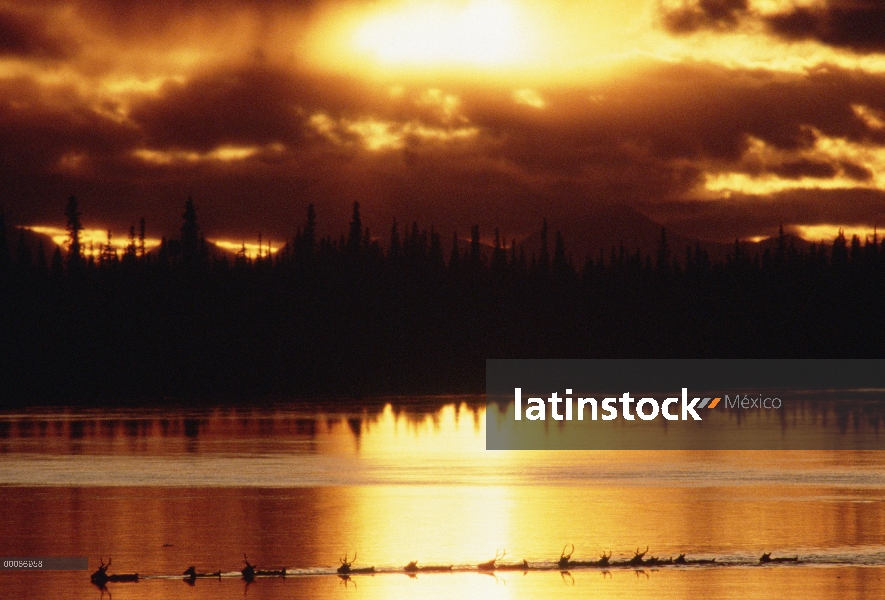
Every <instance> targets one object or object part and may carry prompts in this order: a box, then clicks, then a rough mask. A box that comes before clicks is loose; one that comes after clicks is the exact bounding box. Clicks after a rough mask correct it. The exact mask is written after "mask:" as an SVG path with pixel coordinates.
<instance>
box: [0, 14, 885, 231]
mask: <svg viewBox="0 0 885 600" xmlns="http://www.w3.org/2000/svg"><path fill="white" fill-rule="evenodd" d="M0 136H2V140H0V148H2V151H0V181H2V183H3V190H2V197H0V205H2V206H3V207H4V209H5V211H6V214H7V217H8V218H9V219H10V220H11V221H13V222H15V223H19V224H26V225H49V226H51V225H54V226H59V225H62V224H63V207H64V202H65V199H66V198H67V196H69V195H70V194H76V195H77V196H78V197H79V198H80V199H81V208H82V211H83V219H84V223H85V224H86V225H87V226H88V227H94V228H96V229H103V228H106V227H113V228H115V230H116V231H120V232H123V231H128V227H129V225H130V224H135V223H137V222H138V219H139V218H141V217H142V216H144V217H146V219H147V224H148V231H149V233H151V234H152V235H154V236H155V237H159V236H160V235H169V234H174V233H175V231H176V230H177V228H178V226H179V220H180V213H181V207H182V206H183V203H184V199H185V198H186V197H187V196H188V195H191V196H193V197H194V200H195V202H196V204H197V207H198V211H199V216H200V221H201V223H202V224H203V226H204V229H205V230H206V232H207V235H208V236H209V237H210V238H211V237H217V238H222V237H226V238H229V239H234V240H237V241H239V240H243V239H247V240H252V239H253V238H254V237H255V236H256V234H257V232H259V231H261V232H264V235H265V236H266V237H272V238H273V239H277V240H282V239H284V238H285V237H287V236H291V235H293V234H294V231H295V229H296V228H297V227H298V226H299V225H300V224H301V222H302V220H303V216H304V214H305V211H306V206H307V204H308V203H309V202H314V203H315V204H316V206H317V212H318V215H319V220H320V227H321V231H322V232H323V233H333V234H337V233H339V232H340V231H342V230H343V229H344V227H345V226H346V222H347V219H348V215H349V211H350V205H351V203H352V202H353V201H355V200H358V201H360V203H361V204H362V206H363V215H364V220H365V221H366V223H368V224H369V225H370V227H373V228H374V231H377V232H379V233H382V234H383V232H386V231H387V230H388V229H389V227H390V222H391V221H392V219H393V218H394V217H396V218H398V219H399V220H400V222H410V221H412V220H417V221H418V222H419V223H420V224H422V225H427V226H429V225H431V224H433V225H434V226H435V227H436V228H437V230H440V231H443V232H446V231H449V232H450V231H452V230H458V231H461V232H466V231H467V230H468V229H469V226H470V225H471V224H473V223H479V224H480V226H481V227H482V228H483V229H484V230H486V231H489V230H490V229H491V228H493V227H495V226H500V227H501V228H502V230H503V231H504V232H505V235H506V236H520V235H524V234H527V233H529V232H530V231H532V230H534V229H536V228H537V226H538V223H539V222H540V220H541V218H542V217H545V216H546V217H549V218H551V219H554V220H556V219H565V218H569V217H573V216H580V215H582V214H586V213H588V212H590V210H589V207H591V206H593V205H598V204H601V203H609V202H616V203H623V204H628V205H630V206H633V207H635V208H637V209H639V210H640V211H642V212H644V213H646V214H648V215H649V216H651V217H652V218H654V219H656V220H658V221H660V222H662V223H665V224H667V225H668V226H670V227H672V228H674V229H676V230H677V231H681V232H683V233H686V234H688V235H692V236H697V237H701V238H704V239H716V240H722V241H727V240H733V239H734V238H735V237H748V238H749V237H754V236H763V235H771V234H773V233H775V232H776V230H777V228H778V226H779V225H780V224H782V223H783V224H785V225H787V226H795V228H796V229H795V230H796V231H798V232H800V233H801V232H813V233H809V234H808V235H819V234H820V233H821V232H824V231H833V230H834V229H833V228H834V227H838V226H845V227H846V228H852V230H858V231H863V230H864V229H865V228H866V229H870V228H872V227H873V226H875V225H882V224H883V223H885V168H883V167H885V4H883V3H882V2H877V1H875V0H815V1H813V2H810V1H807V0H796V1H795V2H793V1H790V0H786V1H785V0H759V1H754V0H699V1H693V0H692V1H685V2H683V1H682V0H661V1H657V0H650V1H649V0H618V1H612V0H605V1H597V2H574V1H572V0H548V1H547V2H528V1H527V0H430V1H421V2H418V1H413V0H381V1H379V2H368V1H365V0H362V1H336V2H331V1H329V0H289V1H283V0H212V1H209V0H192V1H186V0H173V1H171V2H164V3H151V5H150V6H149V5H148V3H145V2H139V1H136V0H88V1H87V0H30V1H28V2H25V1H8V0H0ZM828 227H829V228H830V229H826V228H828Z"/></svg>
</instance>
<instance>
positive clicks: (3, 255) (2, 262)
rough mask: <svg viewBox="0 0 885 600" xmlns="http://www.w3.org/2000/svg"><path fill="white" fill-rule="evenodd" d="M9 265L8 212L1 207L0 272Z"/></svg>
mask: <svg viewBox="0 0 885 600" xmlns="http://www.w3.org/2000/svg"><path fill="white" fill-rule="evenodd" d="M8 267H9V237H8V234H7V231H6V212H5V211H4V210H3V209H2V208H0V272H3V271H4V270H5V269H7V268H8Z"/></svg>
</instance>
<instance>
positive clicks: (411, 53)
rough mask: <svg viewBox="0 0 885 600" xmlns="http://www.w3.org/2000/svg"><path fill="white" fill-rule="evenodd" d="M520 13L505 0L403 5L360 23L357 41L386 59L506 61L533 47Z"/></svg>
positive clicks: (434, 62) (398, 61) (471, 62)
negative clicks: (464, 3) (528, 43)
mask: <svg viewBox="0 0 885 600" xmlns="http://www.w3.org/2000/svg"><path fill="white" fill-rule="evenodd" d="M523 29H524V28H523V25H522V23H521V22H520V15H519V13H518V11H517V9H516V7H514V6H513V5H511V4H508V3H507V2H505V1H504V0H472V1H471V2H470V3H468V4H466V5H462V6H453V5H452V4H450V3H446V2H433V3H429V4H428V3H417V2H412V3H408V4H405V5H402V6H400V7H399V8H398V9H395V10H393V11H390V12H385V13H382V14H378V15H376V16H375V17H373V18H370V19H369V20H368V21H366V22H365V23H364V24H363V25H362V26H360V27H359V28H358V29H357V31H356V34H355V36H354V40H353V43H354V46H355V48H356V49H357V50H358V51H359V52H361V53H368V54H370V55H372V56H374V57H375V58H376V59H377V60H379V61H381V62H382V63H387V64H399V65H440V64H460V65H480V66H490V65H502V64H507V63H512V62H515V61H518V60H519V59H521V58H523V57H524V55H525V54H526V53H527V52H528V47H527V43H526V33H525V31H524V30H523Z"/></svg>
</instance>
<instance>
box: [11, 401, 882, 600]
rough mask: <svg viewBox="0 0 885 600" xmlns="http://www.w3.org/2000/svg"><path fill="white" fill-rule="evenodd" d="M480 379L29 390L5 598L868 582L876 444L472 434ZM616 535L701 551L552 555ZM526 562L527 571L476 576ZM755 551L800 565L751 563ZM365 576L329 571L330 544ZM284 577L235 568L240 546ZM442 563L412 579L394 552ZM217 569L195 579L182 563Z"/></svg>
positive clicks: (768, 589) (711, 589) (14, 476)
mask: <svg viewBox="0 0 885 600" xmlns="http://www.w3.org/2000/svg"><path fill="white" fill-rule="evenodd" d="M481 400H482V399H481V398H477V397H452V398H433V399H403V398H398V399H391V400H390V402H389V403H385V402H380V403H378V402H376V403H373V404H371V406H367V407H354V406H352V405H351V406H348V407H344V405H341V404H336V403H312V404H311V403H279V404H275V405H271V406H264V407H261V408H244V407H226V406H219V407H201V408H174V407H162V408H141V409H128V410H113V411H111V410H84V409H74V408H60V409H53V410H48V409H35V410H28V411H19V412H17V413H6V414H3V415H0V454H2V457H0V555H2V556H4V557H23V556H87V557H88V558H89V566H90V570H94V569H95V568H97V567H98V565H99V559H100V558H104V559H105V560H107V559H108V558H109V557H110V558H112V561H113V562H112V566H111V568H110V569H109V571H108V572H109V573H130V572H138V573H139V574H140V576H141V580H140V581H139V582H137V583H115V582H110V583H108V584H107V588H106V589H105V590H101V589H99V588H98V587H96V586H94V585H92V584H91V583H90V582H89V576H88V575H89V572H84V571H60V572H10V571H0V589H2V590H3V597H5V598H36V599H50V598H51V599H55V598H78V599H79V598H101V597H102V596H103V595H108V596H112V597H113V598H115V599H116V600H127V599H145V600H159V599H175V598H187V599H190V600H201V599H216V598H219V599H220V598H241V597H243V596H244V595H245V596H247V597H250V598H258V599H266V600H277V599H283V598H287V599H288V598H293V597H297V598H329V597H340V598H345V597H349V598H360V599H367V600H368V599H374V598H392V599H396V598H403V599H405V598H409V599H413V598H415V597H421V598H424V599H430V598H513V599H517V598H520V599H539V598H548V597H550V596H554V595H555V596H557V597H560V598H578V597H581V598H585V597H588V596H589V597H593V598H628V597H629V598H640V599H643V598H648V599H652V598H654V599H660V598H674V599H675V598H697V597H706V598H729V599H732V598H733V599H737V598H748V597H749V598H778V599H779V600H780V599H784V598H802V599H805V600H810V599H816V598H820V599H824V598H826V599H827V600H829V599H831V598H834V597H835V598H858V599H859V598H870V597H881V596H882V595H883V594H885V452H877V451H783V452H766V451H717V452H703V451H682V452H680V451H634V452H628V451H618V452H612V451H608V452H606V451H486V450H485V406H484V405H483V404H482V402H481ZM565 544H568V546H569V549H570V548H571V545H572V544H573V545H574V547H575V550H574V554H573V557H572V558H573V559H576V560H595V559H597V558H598V557H599V556H600V554H602V553H603V552H612V553H613V557H612V561H619V560H627V559H629V558H630V557H632V556H633V554H634V551H636V550H639V551H642V550H645V548H646V547H648V548H649V552H648V554H647V555H646V558H648V557H650V556H657V557H660V558H662V559H667V558H669V557H675V556H677V555H679V554H680V553H686V554H687V555H688V558H689V559H692V558H707V559H710V558H716V562H717V565H695V566H675V565H663V566H656V567H651V566H645V567H642V568H627V567H613V568H609V569H607V570H604V569H601V568H580V569H572V570H571V571H570V572H569V573H567V574H561V573H560V572H559V571H558V570H553V569H552V568H551V567H552V566H553V563H554V562H555V561H556V559H557V558H558V557H559V555H560V552H561V550H562V549H563V545H565ZM505 550H506V555H505V556H504V558H503V559H502V560H501V561H499V562H500V563H501V564H508V563H517V562H522V561H523V560H526V561H528V563H529V564H530V566H532V567H537V569H536V568H533V569H531V570H529V571H528V572H526V573H523V572H521V571H503V572H498V573H496V574H494V575H491V574H484V573H478V572H476V570H475V566H476V564H478V563H479V562H482V561H486V560H489V559H491V558H493V557H494V556H495V555H496V553H499V554H500V553H501V552H504V551H505ZM763 552H771V553H772V556H784V557H787V556H789V557H792V556H798V557H799V558H800V560H799V562H796V563H783V564H772V565H766V566H760V565H759V564H758V558H759V556H760V555H761V554H762V553H763ZM354 553H357V559H356V562H355V563H354V567H355V568H357V567H368V566H374V567H375V568H376V570H377V571H378V573H376V574H374V575H354V576H352V577H351V578H349V579H348V580H345V579H342V578H340V577H338V576H336V575H335V574H334V570H335V568H336V567H337V566H338V565H339V560H340V559H341V558H343V557H344V556H345V554H347V555H348V560H352V558H353V555H354ZM244 554H245V555H247V556H248V560H249V561H250V562H251V563H253V564H256V565H258V567H259V568H265V569H278V568H281V567H286V569H287V576H286V577H285V578H279V577H272V578H258V579H257V580H256V581H255V582H253V583H251V584H246V582H244V581H243V580H242V579H241V578H240V576H239V570H240V569H241V568H242V566H243V556H244ZM411 560H417V561H418V562H419V565H453V566H454V569H453V572H451V573H420V574H418V575H417V576H415V577H409V576H407V575H406V574H404V573H402V567H403V566H404V565H405V564H406V563H407V562H409V561H411ZM190 565H195V566H196V569H197V570H198V571H200V572H212V571H217V570H220V571H222V572H223V574H224V576H222V577H221V578H216V579H199V580H197V581H196V582H195V583H194V584H193V585H190V584H189V583H187V582H185V581H183V580H182V579H181V577H180V576H179V575H180V574H181V573H182V571H184V570H185V569H186V568H187V567H188V566H190Z"/></svg>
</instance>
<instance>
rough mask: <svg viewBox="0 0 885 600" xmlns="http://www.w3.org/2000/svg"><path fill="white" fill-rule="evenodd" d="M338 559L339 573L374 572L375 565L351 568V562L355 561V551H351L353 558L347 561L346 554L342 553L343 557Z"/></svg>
mask: <svg viewBox="0 0 885 600" xmlns="http://www.w3.org/2000/svg"><path fill="white" fill-rule="evenodd" d="M338 561H339V562H340V563H341V566H340V567H338V569H337V571H338V574H339V575H350V574H352V573H374V572H375V567H362V568H359V569H354V568H353V563H355V562H356V552H354V553H353V559H352V560H350V561H349V562H348V560H347V554H345V555H344V558H339V559H338Z"/></svg>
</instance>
